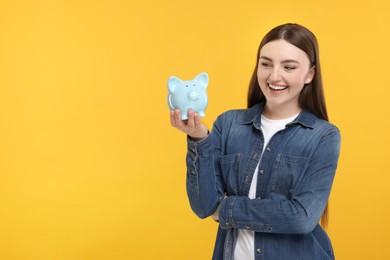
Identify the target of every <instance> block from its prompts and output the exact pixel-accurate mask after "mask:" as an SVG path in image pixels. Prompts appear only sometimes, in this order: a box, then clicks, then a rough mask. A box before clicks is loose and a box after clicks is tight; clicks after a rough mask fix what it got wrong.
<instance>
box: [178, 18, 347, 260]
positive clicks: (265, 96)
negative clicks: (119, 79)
mask: <svg viewBox="0 0 390 260" xmlns="http://www.w3.org/2000/svg"><path fill="white" fill-rule="evenodd" d="M171 124H172V126H174V127H176V128H178V129H179V130H181V131H183V132H184V133H186V134H187V135H188V153H187V159H186V162H187V193H188V197H189V200H190V204H191V207H192V209H193V211H194V212H195V213H196V214H197V215H198V216H199V217H200V218H205V217H209V216H211V217H212V218H213V219H214V220H215V221H217V222H219V229H218V234H217V240H216V244H215V249H214V255H213V259H235V260H241V259H245V260H248V259H278V260H283V259H288V260H293V259H299V260H305V259H308V260H319V259H334V253H333V249H332V245H331V242H330V240H329V238H328V236H327V234H326V233H325V231H324V230H323V229H322V227H321V226H320V225H319V224H318V222H319V221H320V219H321V216H322V224H323V225H326V222H327V201H328V197H329V194H330V191H331V187H332V183H333V179H334V175H335V171H336V167H337V161H338V157H339V152H340V133H339V130H338V129H337V128H336V127H335V126H334V125H332V124H330V123H329V122H328V115H327V111H326V106H325V100H324V93H323V87H322V79H321V69H320V62H319V54H318V44H317V40H316V38H315V36H314V35H313V33H312V32H310V31H309V30H308V29H306V28H305V27H303V26H300V25H297V24H284V25H280V26H278V27H276V28H274V29H272V30H271V31H270V32H269V33H268V34H267V35H266V36H265V37H264V38H263V40H262V41H261V43H260V46H259V50H258V54H257V64H256V68H255V70H254V73H253V76H252V79H251V82H250V85H249V91H248V109H242V110H232V111H228V112H225V113H223V114H222V115H220V116H219V117H218V118H217V120H216V121H215V123H214V126H213V129H212V132H211V133H209V131H208V129H207V127H206V126H205V125H204V124H202V122H201V121H200V119H199V116H198V115H197V114H196V113H193V112H192V111H189V119H188V121H181V120H180V111H178V110H175V111H171Z"/></svg>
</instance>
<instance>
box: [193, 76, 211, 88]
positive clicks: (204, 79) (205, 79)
mask: <svg viewBox="0 0 390 260" xmlns="http://www.w3.org/2000/svg"><path fill="white" fill-rule="evenodd" d="M195 81H196V82H197V83H199V85H200V86H202V87H204V88H207V85H208V84H209V75H207V73H206V72H203V73H200V74H199V75H198V76H196V78H195Z"/></svg>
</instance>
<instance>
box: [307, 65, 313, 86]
mask: <svg viewBox="0 0 390 260" xmlns="http://www.w3.org/2000/svg"><path fill="white" fill-rule="evenodd" d="M314 74H315V66H313V67H311V68H310V70H309V72H308V73H307V76H306V80H305V84H309V83H310V82H311V81H312V80H313V78H314Z"/></svg>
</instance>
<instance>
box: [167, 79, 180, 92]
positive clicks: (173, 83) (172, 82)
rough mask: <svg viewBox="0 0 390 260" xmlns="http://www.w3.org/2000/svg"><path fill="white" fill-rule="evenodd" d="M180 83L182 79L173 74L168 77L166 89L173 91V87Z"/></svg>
mask: <svg viewBox="0 0 390 260" xmlns="http://www.w3.org/2000/svg"><path fill="white" fill-rule="evenodd" d="M181 83H182V81H181V80H180V79H179V78H178V77H175V76H172V77H170V78H169V79H168V89H169V92H170V93H173V92H175V88H176V87H177V86H179V85H180V84H181Z"/></svg>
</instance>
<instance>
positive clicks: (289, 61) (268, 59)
mask: <svg viewBox="0 0 390 260" xmlns="http://www.w3.org/2000/svg"><path fill="white" fill-rule="evenodd" d="M260 59H263V60H267V61H272V59H271V58H268V57H267V56H260ZM281 63H298V64H299V62H298V61H297V60H293V59H288V60H282V61H281Z"/></svg>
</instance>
